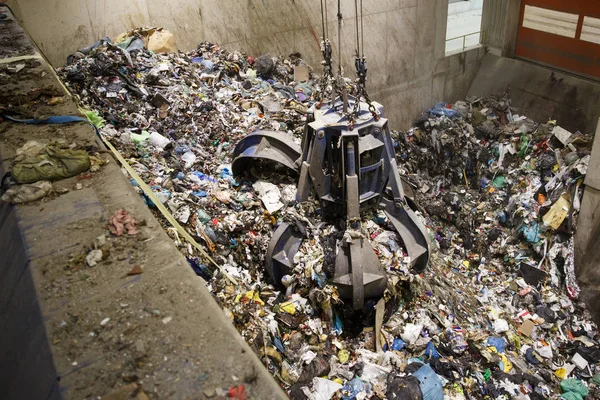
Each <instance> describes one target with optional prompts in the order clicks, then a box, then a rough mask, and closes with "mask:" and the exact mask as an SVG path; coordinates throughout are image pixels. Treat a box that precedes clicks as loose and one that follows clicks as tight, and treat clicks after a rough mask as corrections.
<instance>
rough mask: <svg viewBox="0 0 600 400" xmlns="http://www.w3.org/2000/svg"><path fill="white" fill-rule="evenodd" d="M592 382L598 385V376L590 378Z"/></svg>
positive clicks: (599, 379)
mask: <svg viewBox="0 0 600 400" xmlns="http://www.w3.org/2000/svg"><path fill="white" fill-rule="evenodd" d="M592 382H594V383H595V384H596V385H600V374H596V375H594V376H593V377H592Z"/></svg>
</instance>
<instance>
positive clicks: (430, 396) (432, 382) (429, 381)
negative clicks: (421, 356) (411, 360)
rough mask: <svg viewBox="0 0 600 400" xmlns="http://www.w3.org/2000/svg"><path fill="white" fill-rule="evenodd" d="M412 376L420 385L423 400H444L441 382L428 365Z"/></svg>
mask: <svg viewBox="0 0 600 400" xmlns="http://www.w3.org/2000/svg"><path fill="white" fill-rule="evenodd" d="M413 376H414V377H415V378H417V379H418V380H419V383H420V384H421V392H422V393H423V400H444V390H443V388H442V380H441V379H440V377H439V376H438V375H437V374H436V373H435V371H434V370H433V368H431V366H429V364H425V365H423V366H422V367H421V368H420V369H419V370H418V371H417V372H415V373H414V374H413Z"/></svg>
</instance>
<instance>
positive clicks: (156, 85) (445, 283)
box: [59, 31, 600, 400]
mask: <svg viewBox="0 0 600 400" xmlns="http://www.w3.org/2000/svg"><path fill="white" fill-rule="evenodd" d="M121 40H122V42H120V43H117V44H113V43H111V42H110V41H108V40H104V41H101V42H99V43H97V44H96V45H95V46H93V48H88V49H85V51H84V52H78V53H75V54H74V55H73V56H72V57H70V62H69V64H68V65H66V66H65V67H63V68H62V69H60V70H59V74H60V76H61V77H62V79H63V81H64V82H65V84H66V85H67V87H68V88H69V89H70V90H71V91H72V93H73V94H75V95H77V96H78V98H79V100H80V103H81V107H82V108H83V109H85V112H86V114H87V115H88V116H90V117H91V119H92V120H93V122H94V123H95V124H96V126H98V127H100V128H101V129H100V133H101V135H102V138H103V140H105V141H108V142H110V143H111V144H112V145H113V146H114V147H116V148H117V149H118V150H119V152H120V153H121V154H122V155H123V157H124V158H125V159H126V160H127V161H128V163H129V164H130V165H131V166H132V167H133V168H134V170H135V171H136V172H137V173H138V174H139V176H141V178H142V179H143V181H144V182H145V183H147V184H148V185H150V187H151V188H152V190H153V192H154V196H153V198H154V199H155V200H158V201H160V202H161V203H162V204H164V205H165V206H166V207H167V208H168V210H169V211H170V212H171V213H172V214H173V216H174V217H175V219H176V220H177V221H178V222H179V223H180V224H181V225H182V226H183V227H184V228H185V229H186V231H187V232H188V233H189V234H190V235H191V236H192V237H193V238H194V239H195V240H196V241H197V242H199V243H202V244H203V246H204V248H205V249H206V251H207V252H208V253H209V254H210V255H211V257H212V259H213V260H214V261H215V262H216V264H217V265H216V266H215V265H213V264H211V263H210V262H209V260H207V259H206V257H204V256H203V255H202V254H201V253H199V252H198V250H197V249H196V248H195V247H193V246H192V245H191V244H190V243H188V242H186V241H185V240H184V239H183V238H182V237H181V235H180V234H179V233H178V231H177V230H176V229H174V228H173V227H172V226H171V225H170V224H169V223H168V221H167V219H166V218H165V217H164V216H163V215H162V214H161V213H160V212H159V211H158V209H157V208H156V204H154V202H153V201H152V200H151V199H149V198H148V197H147V196H145V194H144V193H143V192H142V191H141V189H140V188H139V183H138V182H136V181H135V180H134V179H132V181H131V183H132V185H133V186H134V187H135V188H136V189H137V190H138V191H139V192H140V195H141V196H142V197H144V199H145V200H146V202H147V204H148V206H149V207H150V208H151V209H153V210H155V211H156V213H155V214H156V216H157V218H158V219H159V220H160V221H162V222H163V223H164V227H165V229H166V230H167V232H168V233H169V235H170V236H171V237H172V239H173V240H174V242H175V244H176V246H177V247H178V248H179V249H180V250H181V252H182V253H183V254H185V256H186V257H187V259H188V260H189V263H190V266H191V267H192V268H193V269H194V270H195V271H196V273H197V274H198V275H199V276H200V277H202V278H203V279H204V280H205V281H206V285H207V286H208V288H209V289H210V290H211V292H212V293H213V294H214V296H215V298H216V299H217V301H218V302H219V303H220V304H221V306H222V307H223V309H224V312H225V313H226V314H227V315H228V316H229V317H230V319H231V320H232V322H233V323H234V324H235V326H236V327H237V329H238V330H239V332H240V334H241V335H242V336H243V337H244V338H245V339H246V341H247V342H248V343H249V344H250V346H251V347H252V348H253V349H254V351H255V352H256V354H257V355H259V357H260V358H261V359H262V360H263V362H264V363H265V365H266V366H267V368H268V369H269V370H270V371H271V372H272V374H273V375H274V377H275V378H276V379H277V380H278V381H279V382H280V383H281V385H282V386H283V387H284V388H285V389H286V390H287V391H288V393H289V395H290V397H291V398H292V399H315V400H317V399H318V400H321V399H330V398H336V399H339V398H341V399H344V400H349V399H369V398H381V399H384V398H387V399H434V400H437V399H443V398H444V397H445V398H450V399H463V398H494V399H502V398H516V399H528V398H529V399H543V398H560V397H562V398H564V399H583V398H586V396H588V397H587V398H600V386H599V385H600V368H598V366H599V361H600V347H599V345H598V343H599V342H598V339H599V337H598V332H597V327H596V325H595V324H594V323H593V322H592V321H591V320H590V317H589V315H588V313H587V312H586V311H585V309H584V307H583V305H582V304H581V303H580V302H578V300H577V297H578V293H579V289H578V286H577V282H576V279H575V276H574V265H573V264H574V254H573V251H574V249H573V232H574V229H575V227H576V219H577V211H578V210H579V204H580V198H581V192H582V188H581V183H582V182H583V178H584V176H585V173H586V170H587V163H588V161H589V158H590V156H589V153H590V148H591V143H592V137H591V136H589V135H584V134H581V133H579V132H577V133H571V132H568V131H566V130H564V129H562V128H560V126H559V125H557V122H555V121H549V122H547V123H545V124H537V123H536V122H534V121H532V120H530V119H528V118H527V117H525V116H520V115H517V114H515V113H514V110H512V109H511V107H510V97H509V96H506V95H504V96H500V97H493V98H485V99H469V100H468V101H461V102H456V103H455V104H452V105H449V104H444V103H440V104H437V105H436V106H435V107H433V108H432V109H431V110H429V111H428V112H427V113H426V114H424V115H423V116H422V117H421V118H420V119H419V120H418V121H417V122H416V126H415V127H414V128H412V129H410V130H408V131H406V132H393V137H394V140H395V143H394V145H395V148H396V155H397V159H398V166H399V168H400V169H401V172H402V173H401V175H404V176H405V177H407V179H406V180H407V182H406V185H405V186H406V188H407V189H408V187H409V186H410V187H412V190H410V192H413V196H414V197H415V200H416V201H417V203H418V204H420V205H421V207H422V209H421V212H420V216H421V218H422V221H423V222H424V224H425V225H426V226H427V227H428V232H429V234H430V239H431V243H432V245H431V249H432V254H431V260H430V267H429V268H428V270H426V271H425V272H423V273H422V274H419V275H415V274H412V273H411V272H410V269H409V265H410V260H409V259H407V256H406V253H405V251H404V249H403V247H402V243H401V241H400V240H399V238H398V236H397V235H396V234H395V233H394V231H393V229H390V226H389V224H388V223H389V221H387V220H386V217H385V214H384V213H383V211H382V210H376V211H374V212H372V213H370V214H369V215H365V216H363V220H362V223H363V226H364V227H365V229H366V230H367V231H368V236H369V240H370V242H371V245H372V246H373V248H374V249H375V251H376V254H377V256H378V257H379V260H380V262H381V264H382V266H383V267H384V268H385V270H386V272H387V274H388V287H387V290H386V292H385V296H384V299H383V300H382V301H379V302H378V303H375V302H373V301H370V302H367V303H366V304H365V308H364V310H363V311H362V312H360V313H355V312H354V311H353V310H352V307H350V306H349V305H347V304H344V302H342V301H341V300H340V298H339V295H338V293H337V290H336V288H335V286H333V285H332V284H331V273H332V266H333V260H332V258H335V248H336V240H337V235H338V234H339V229H338V227H336V226H334V225H331V224H329V223H327V222H322V221H321V219H320V206H319V203H318V202H316V201H315V202H308V203H303V204H297V203H296V186H295V183H294V182H295V180H294V178H293V177H290V176H289V175H288V174H287V172H286V171H285V170H282V169H277V168H273V166H271V165H268V164H265V165H263V166H259V167H254V168H252V169H251V170H250V171H247V174H246V175H245V177H244V178H234V177H233V175H232V172H231V161H232V159H231V157H232V152H233V149H234V146H235V144H236V143H237V142H238V141H239V140H240V139H241V138H243V137H245V136H246V135H248V134H250V133H252V132H253V131H255V130H259V129H261V130H273V131H282V132H288V133H290V134H292V135H294V137H295V138H296V141H297V143H298V144H299V143H300V139H301V135H302V131H303V128H304V124H305V121H306V118H307V112H308V110H309V107H310V106H312V105H313V104H314V103H315V102H316V101H317V99H318V98H319V95H320V92H319V91H320V90H321V82H320V80H319V77H318V76H316V75H315V74H314V73H313V71H312V69H311V68H310V67H309V66H307V65H305V64H304V62H303V61H302V59H301V58H300V57H301V56H300V55H299V54H293V55H291V56H289V57H288V58H272V57H271V56H269V55H262V56H260V57H258V58H256V59H255V58H253V57H252V56H249V55H247V54H245V53H241V52H230V51H227V50H225V49H222V48H221V47H219V46H218V45H216V44H211V43H202V44H201V45H200V46H199V47H198V48H197V49H196V50H194V51H191V52H188V53H183V52H178V53H171V54H157V53H154V52H152V51H149V50H148V49H147V47H146V46H145V43H144V41H143V40H142V39H140V31H132V32H130V33H129V34H127V35H123V36H122V37H121ZM84 53H85V54H84ZM345 85H346V86H347V89H348V91H349V93H351V94H352V92H353V90H355V86H354V85H355V84H354V82H352V81H351V80H349V79H346V80H345ZM407 194H408V195H410V193H408V192H407ZM282 222H287V223H290V224H294V225H296V226H297V227H298V229H300V230H301V231H302V232H303V233H304V235H305V237H306V238H308V239H309V240H305V241H304V242H303V244H302V246H301V247H300V249H299V251H298V253H297V254H296V255H295V257H294V263H295V267H294V269H293V274H291V275H286V276H284V277H283V278H282V283H283V284H284V285H285V286H286V288H287V289H286V291H285V292H283V291H277V290H276V289H275V286H273V282H268V279H267V275H266V274H265V272H264V265H265V259H264V258H265V254H266V250H267V246H268V242H269V239H270V237H271V235H272V234H273V232H274V230H275V229H276V227H277V226H278V224H280V223H282ZM96 263H97V265H95V266H94V267H93V268H101V266H102V260H101V259H100V260H94V264H96ZM215 340H218V339H216V338H215ZM597 368H598V369H597Z"/></svg>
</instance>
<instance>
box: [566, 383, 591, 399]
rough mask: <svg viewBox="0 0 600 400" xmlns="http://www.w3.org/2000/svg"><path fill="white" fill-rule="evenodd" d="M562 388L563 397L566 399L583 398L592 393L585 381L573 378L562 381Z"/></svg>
mask: <svg viewBox="0 0 600 400" xmlns="http://www.w3.org/2000/svg"><path fill="white" fill-rule="evenodd" d="M560 388H561V390H562V391H563V394H562V398H563V399H566V400H576V399H577V400H582V399H584V398H585V396H587V395H588V394H589V393H590V390H589V389H588V388H587V386H585V385H584V383H583V382H581V381H580V380H578V379H573V378H570V379H565V380H564V381H562V382H561V383H560ZM574 396H575V397H574Z"/></svg>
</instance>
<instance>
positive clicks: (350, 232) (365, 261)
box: [232, 97, 429, 310]
mask: <svg viewBox="0 0 600 400" xmlns="http://www.w3.org/2000/svg"><path fill="white" fill-rule="evenodd" d="M358 101H359V100H358V99H355V98H353V97H349V98H348V104H347V105H346V107H344V104H343V100H342V99H341V98H340V99H338V100H336V101H334V102H330V103H324V104H322V106H321V108H319V109H317V108H316V107H313V109H312V110H311V111H312V113H309V116H308V118H307V124H306V126H305V130H304V137H303V140H302V148H301V149H300V148H298V146H297V145H296V144H295V143H294V141H293V138H292V137H291V136H290V135H288V134H287V133H284V132H264V131H259V132H254V133H252V134H250V135H248V136H247V137H245V138H244V139H242V140H241V141H240V142H239V143H238V144H237V146H236V148H235V151H234V160H233V163H232V170H233V173H234V174H236V175H239V174H241V172H243V171H244V170H247V169H248V165H249V164H248V163H249V162H252V160H257V159H268V160H271V161H274V162H277V163H279V164H281V165H283V166H285V167H286V168H288V169H290V170H293V171H296V172H298V174H299V182H298V199H297V200H298V201H300V202H304V201H307V200H308V199H309V195H310V193H311V191H312V192H313V193H314V195H315V196H316V197H317V198H318V199H319V201H320V204H321V208H322V213H323V216H326V217H330V218H336V219H338V220H339V221H340V225H341V226H345V232H344V238H343V240H342V241H340V243H339V244H338V249H337V255H336V257H335V272H334V277H333V283H334V284H335V285H336V286H337V287H338V291H339V293H340V296H341V297H342V298H343V299H347V300H351V301H352V307H353V308H354V309H355V310H361V309H363V305H364V301H365V299H366V298H377V297H381V296H382V295H383V292H384V291H385V288H386V285H387V276H386V273H385V271H384V269H383V268H382V267H381V265H380V263H379V259H378V258H377V256H376V254H375V252H374V250H373V248H372V247H371V245H370V243H369V241H368V239H367V238H366V237H365V235H363V233H362V230H361V219H360V215H361V213H362V212H364V211H367V210H371V209H374V208H377V207H378V206H381V207H383V208H384V210H385V214H386V216H387V217H388V219H389V220H390V222H391V224H392V226H393V227H394V229H395V230H396V231H397V233H398V235H399V236H400V238H401V240H402V242H403V244H404V248H405V250H406V252H407V254H408V256H409V257H410V260H411V266H412V269H413V271H415V272H422V271H423V270H424V269H425V268H426V266H427V263H428V261H429V242H428V239H427V232H426V229H425V227H424V226H423V225H422V224H421V222H420V221H419V219H418V217H417V215H416V214H415V213H414V212H413V210H412V209H411V208H410V207H409V206H408V204H409V203H408V202H407V201H406V199H405V195H404V190H403V187H402V182H401V180H400V175H399V173H398V168H397V165H396V157H395V153H394V148H393V144H392V140H391V137H390V131H389V127H388V121H387V119H386V118H383V115H384V114H383V111H384V110H383V107H382V106H381V105H380V104H378V103H375V102H372V103H370V104H367V103H365V102H359V103H357V102H358ZM344 108H351V109H354V110H357V111H356V112H354V113H353V114H352V116H351V117H350V116H349V114H348V113H344V112H343V109H344ZM373 108H374V109H375V112H373ZM302 239H303V237H302V234H301V233H300V232H298V230H297V229H296V227H295V226H293V225H290V224H287V223H282V224H281V225H280V226H279V227H278V229H277V230H276V231H275V233H274V235H273V237H272V239H271V242H270V244H269V248H268V253H267V267H266V269H267V273H268V274H269V275H270V276H271V277H272V278H273V280H274V281H275V283H276V284H277V285H280V286H281V278H282V277H283V276H284V275H288V274H291V271H292V269H293V255H294V254H295V253H296V252H297V251H298V249H299V247H300V244H301V242H302Z"/></svg>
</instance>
